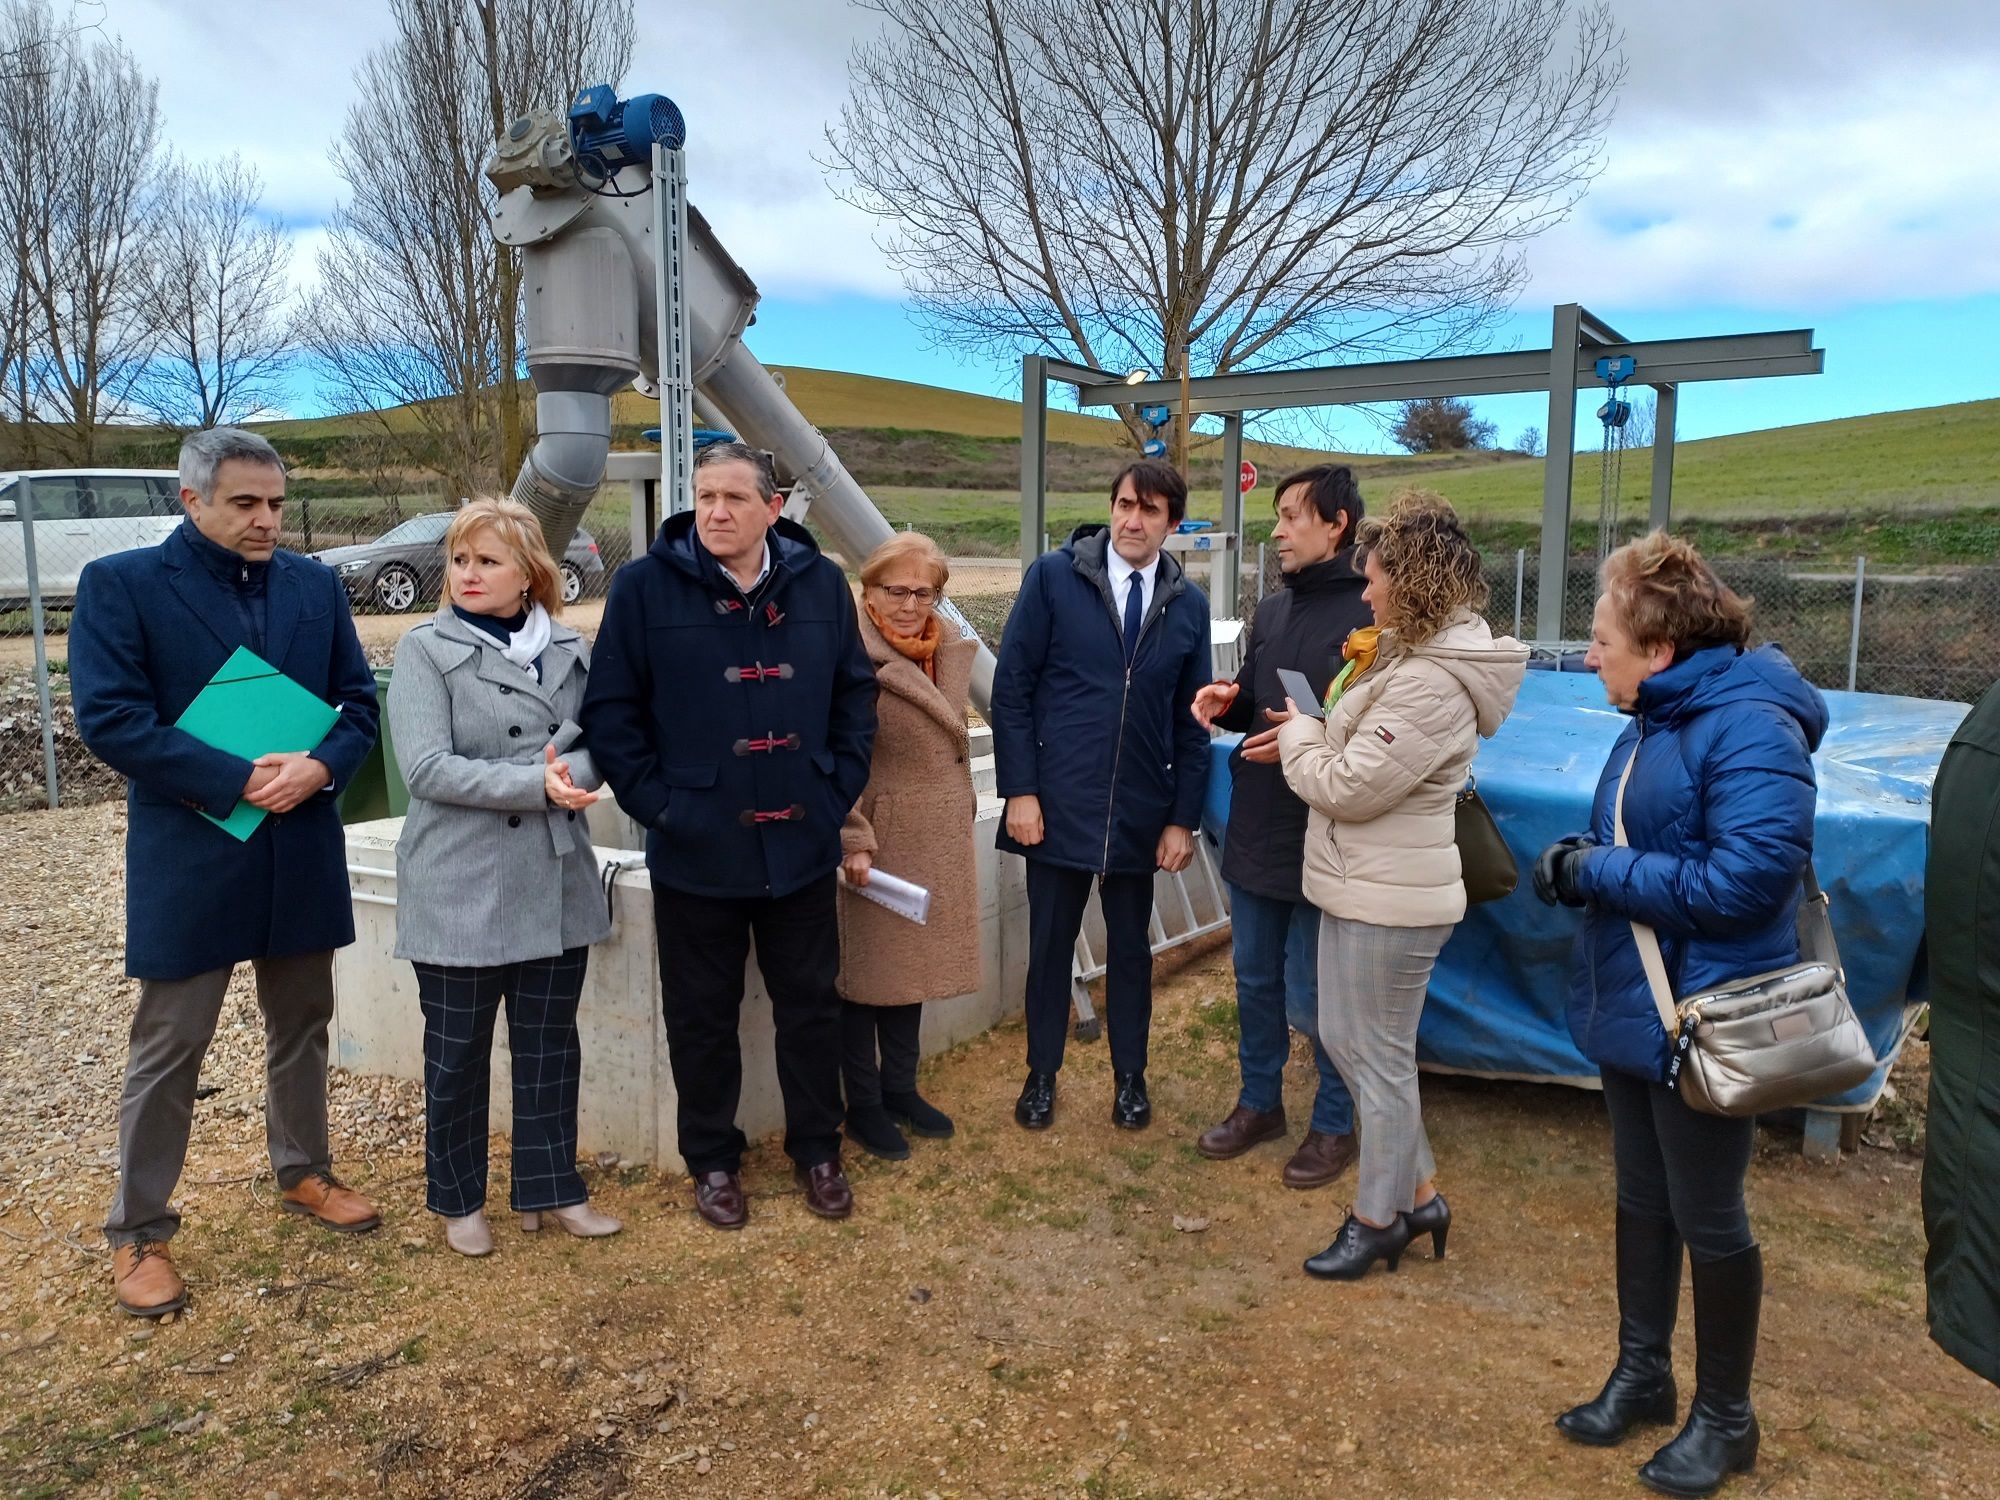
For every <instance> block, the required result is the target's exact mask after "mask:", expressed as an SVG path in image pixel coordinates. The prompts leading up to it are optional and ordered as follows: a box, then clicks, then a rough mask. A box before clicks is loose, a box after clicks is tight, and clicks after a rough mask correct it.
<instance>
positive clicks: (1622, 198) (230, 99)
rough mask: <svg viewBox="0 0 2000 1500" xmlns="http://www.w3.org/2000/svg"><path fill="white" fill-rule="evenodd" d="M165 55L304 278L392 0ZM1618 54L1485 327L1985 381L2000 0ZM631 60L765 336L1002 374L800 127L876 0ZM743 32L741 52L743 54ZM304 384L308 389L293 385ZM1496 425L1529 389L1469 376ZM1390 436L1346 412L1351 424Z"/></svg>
mask: <svg viewBox="0 0 2000 1500" xmlns="http://www.w3.org/2000/svg"><path fill="white" fill-rule="evenodd" d="M93 9H94V10H95V11H97V12H100V13H101V15H102V18H103V19H102V25H103V28H104V29H105V30H106V31H107V32H109V33H113V34H116V35H118V36H120V37H122V38H123V39H124V41H125V42H126V43H127V45H129V46H130V47H131V48H132V49H133V51H134V52H135V53H136V54H137V55H138V57H139V59H140V62H141V64H142V65H143V66H144V67H146V68H147V69H148V70H149V71H150V72H152V73H153V74H154V75H155V76H157V77H158V78H159V79H160V84H161V103H162V108H163V111H164V114H165V117H166V133H167V136H168V139H169V141H170V142H171V143H172V144H173V146H174V147H175V148H176V149H177V150H179V151H180V152H182V153H184V154H186V155H189V156H193V157H204V156H210V155H216V154H220V153H222V152H225V151H228V150H240V151H242V152H243V153H244V155H245V156H246V157H248V158H249V159H250V160H251V161H253V162H255V163H256V165H257V166H258V168H259V169H260V170H261V172H262V173H263V176H264V179H265V182H266V184H267V189H268V191H267V206H268V207H269V208H270V209H271V210H272V211H273V212H274V213H276V214H277V215H279V216H281V217H282V218H283V220H284V221H285V222H286V223H287V224H288V225H289V226H291V227H292V229H293V231H294V233H295V236H296V239H297V243H298V254H297V256H296V258H295V263H294V271H295V274H296V275H297V276H298V277H299V279H300V280H301V281H304V280H307V279H309V278H310V276H311V274H312V266H313V253H314V250H315V247H316V245H317V243H318V242H319V239H320V237H321V231H320V229H319V225H320V224H321V223H322V222H323V220H324V219H325V217H326V215H327V214H328V212H329V211H330V210H331V209H332V207H333V206H334V204H335V203H336V202H337V201H338V199H339V196H340V191H341V184H340V182H339V180H338V178H336V177H335V176H334V174H333V172H332V170H331V169H330V167H329V166H328V164H327V145H328V143H329V142H330V141H331V139H332V138H333V136H334V135H335V133H336V132H337V131H338V130H339V128H340V123H341V118H342V116H343V114H344V112H345V110H346V108H347V106H348V104H349V102H350V100H351V98H352V88H351V83H350V80H351V77H352V73H353V69H354V66H355V64H356V63H357V62H359V61H360V59H361V57H362V56H363V55H364V54H365V53H366V51H367V50H368V49H369V48H370V47H372V46H375V45H377V44H379V43H380V42H381V41H382V40H383V39H384V38H385V37H386V35H387V33H388V30H389V23H388V15H387V5H386V3H385V0H313V3H300V0H101V3H100V4H98V5H97V6H95V7H93ZM1618 9H1619V12H1620V19H1621V22H1622V24H1623V25H1624V26H1625V28H1626V47H1625V52H1626V57H1627V60H1628V63H1629V66H1630V75H1629V79H1628V81H1627V83H1626V86H1625V89H1624V91H1623V93H1622V95H1621V96H1620V102H1619V108H1618V115H1617V119H1616V121H1615V122H1614V124H1613V126H1612V130H1611V133H1610V137H1609V141H1608V143H1607V160H1606V165H1605V170H1604V172H1603V175H1602V176H1601V177H1600V178H1599V179H1598V180H1597V182H1596V184H1595V185H1594V186H1593V188H1592V190H1591V192H1590V194H1589V196H1588V197H1587V198H1586V199H1585V200H1584V202H1583V203H1582V204H1581V205H1580V207H1579V209H1578V210H1577V212H1576V213H1575V214H1574V215H1573V216H1572V218H1571V219H1570V220H1569V222H1567V223H1565V224H1563V225H1562V226H1560V227H1558V228H1557V229H1555V230H1552V231H1551V232H1549V233H1548V234H1546V235H1545V236H1543V237H1542V238H1541V239H1540V240H1539V241H1537V242H1536V244H1535V245H1534V246H1533V247H1532V249H1531V250H1530V252H1529V254H1530V264H1531V267H1532V271H1533V282H1532V284H1531V285H1530V287H1529V288H1528V289H1527V291H1526V292H1525V293H1524V294H1523V296H1522V298H1521V301H1520V304H1519V308H1518V310H1517V312H1516V314H1515V316H1514V317H1513V319H1512V320H1511V321H1510V323H1509V325H1508V326H1507V328H1506V329H1505V330H1504V331H1503V334H1502V336H1501V338H1500V340H1499V346H1500V347H1532V346H1535V345H1538V344H1545V343H1546V342H1547V337H1548V320H1549V313H1548V307H1549V305H1550V304H1552V303H1554V302H1557V301H1572V300H1573V301H1581V302H1583V303H1584V304H1585V305H1586V306H1588V307H1590V308H1591V309H1592V310H1593V311H1594V312H1596V313H1597V314H1598V315H1600V316H1601V317H1603V318H1604V319H1605V320H1606V321H1608V322H1611V323H1613V324H1614V325H1616V326H1617V327H1618V328H1620V329H1621V330H1622V331H1623V332H1625V333H1626V334H1627V335H1628V336H1629V337H1633V338H1663V337H1685V336H1693V335H1699V334H1708V333H1733V332H1742V331H1750V330H1755V329H1764V328H1795V327H1811V328H1813V329H1815V330H1816V332H1817V334H1818V342H1819V343H1820V344H1822V345H1823V346H1824V347H1825V348H1826V351H1827V358H1826V364H1827V373H1826V374H1824V375H1822V376H1819V377H1816V378H1806V379H1789V380H1767V381H1754V382H1740V383H1734V384H1730V385H1710V386H1704V387H1700V388H1697V389H1691V390H1689V391H1687V392H1685V393H1684V394H1683V397H1682V402H1681V420H1682V431H1683V432H1684V433H1685V434H1686V435H1689V436H1702V435H1707V434H1711V433H1716V432H1731V431H1740V430H1744V429H1749V428H1757V427H1764V426H1770V425H1774V424H1778V423H1791V422H1807V421H1816V420H1820V419H1824V418H1828V417H1839V416H1848V415H1854V414H1857V413H1861V412H1869V411H1882V410H1893V409H1896V408H1901V407H1910V406H1923V405H1930V404H1934V403H1938V402H1945V401H1956V400H1968V399H1973V398H1977V397H1988V396H1995V395H2000V192H1996V189H1995V184H1996V182H2000V165H1996V163H2000V4H1996V3H1994V0H1678V3H1677V4H1675V5H1672V6H1661V5H1652V6H1620V7H1619V8H1618ZM638 12H639V41H638V47H637V49H636V52H635V55H634V59H633V65H632V69H631V72H630V74H629V76H628V79H627V86H628V89H630V90H631V91H639V90H642V89H650V90H658V91H660V92H664V93H667V94H669V95H671V96H672V97H673V98H674V99H675V100H676V101H677V102H679V104H680V105H681V106H682V108H683V110H684V112H685V113H686V115H687V117H688V120H689V128H690V135H691V139H690V150H689V175H690V177H691V179H692V185H693V195H694V197H695V200H696V202H698V203H699V204H700V205H701V207H702V209H703V211H704V212H705V213H706V214H707V215H708V217H709V218H710V220H711V221H712V222H713V223H714V224H715V225H716V227H717V229H718V231H719V232H720V233H721V235H722V237H723V240H724V242H725V243H726V244H727V245H728V246H729V247H730V249H731V250H732V252H733V253H734V254H735V256H736V257H737V259H738V260H740V261H741V262H742V263H743V264H744V266H745V268H746V269H748V270H749V271H750V273H751V275H752V276H753V277H755V278H756V280H757V282H758V283H759V285H760V287H761V288H762V289H763V292H764V295H765V302H764V306H763V309H762V311H761V312H760V314H759V318H758V326H757V329H756V331H755V336H754V339H753V342H754V344H755V347H756V349H757V352H758V353H759V355H760V356H761V357H762V358H763V359H764V360H765V362H766V363H770V364H778V365H783V364H807V365H819V366H823V367H827V368H834V369H851V370H861V371H864V372H866V373H870V374H880V375H893V376H898V377H902V378H906V379H917V380H926V381H930V382H933V383H936V384H941V385H951V386H957V387H961V388H964V389H968V390H976V391H983V392H990V393H999V394H1013V393H1014V391H1013V389H1012V388H1013V385H1014V384H1015V380H1014V377H1013V375H1012V373H1011V372H1012V371H1014V370H1017V369H1018V362H1017V361H1016V360H1014V359H1013V358H1012V357H1007V358H1003V359H997V360H995V361H994V362H993V363H992V364H990V365H982V364H966V363H961V362H960V361H959V360H958V359H957V358H956V357H955V356H952V355H949V354H944V353H940V352H937V351H933V350H930V349H928V348H927V347H926V346H925V340H924V338H923V336H922V334H921V333H920V331H919V330H917V329H916V328H915V327H914V326H913V325H912V324H911V323H910V321H909V319H908V318H907V316H906V315H905V313H904V310H903V307H902V304H901V300H900V291H901V288H900V286H899V284H898V282H897V280H896V277H895V275H894V273H893V272H892V271H891V270H890V269H889V268H888V267H887V266H886V265H885V264H884V263H883V260H882V257H881V255H880V254H879V253H878V251H877V250H876V248H875V245H874V239H873V235H874V229H873V225H872V224H871V223H870V222H869V221H868V220H866V219H864V218H862V217H861V216H860V215H858V214H856V213H854V212H852V211H851V210H848V209H846V208H844V207H843V206H842V205H840V204H839V203H837V202H836V201H835V200H834V199H833V197H832V195H831V194H830V193H829V192H828V190H827V188H826V185H825V181H824V179H823V177H822V175H821V173H820V170H819V168H818V167H817V166H816V165H815V164H814V162H813V159H812V158H813V155H814V153H815V152H817V151H819V150H820V146H821V138H822V132H823V129H824V127H825V124H826V122H827V121H828V120H829V119H830V118H832V117H833V116H834V115H835V114H836V113H837V112H838V110H839V107H840V104H841V101H842V99H843V98H844V96H845V91H846V76H845V62H846V57H847V54H848V51H849V48H850V47H851V45H852V43H853V41H854V39H855V38H856V37H857V36H858V35H861V34H862V33H863V31H864V29H865V28H866V27H868V26H869V25H870V24H872V21H873V18H872V17H870V16H869V15H867V14H866V13H865V12H858V11H855V10H852V9H850V8H849V7H848V6H847V5H845V4H843V3H842V0H675V3H672V4H661V3H653V0H645V3H641V4H640V5H639V6H638ZM732 60H733V65H732ZM300 405H301V407H302V408H304V409H309V407H310V397H309V395H308V394H307V393H305V392H301V395H300ZM1483 409H1484V410H1485V414H1486V415H1488V416H1490V417H1492V418H1493V419H1494V420H1495V421H1497V422H1498V423H1499V424H1500V428H1501V433H1502V436H1503V438H1511V437H1512V436H1513V434H1514V433H1516V432H1517V431H1519V429H1520V428H1521V427H1522V426H1525V425H1528V424H1529V423H1535V424H1538V425H1539V424H1540V423H1541V422H1542V421H1543V420H1544V415H1545V413H1544V411H1543V410H1542V409H1541V407H1540V404H1539V403H1538V402H1537V400H1536V398H1531V397H1517V398H1510V399H1507V400H1496V401H1492V402H1489V403H1485V404H1484V408H1483ZM1342 436H1344V437H1351V438H1352V440H1354V441H1355V442H1356V443H1358V444H1361V443H1365V444H1366V445H1368V446H1380V439H1379V436H1377V435H1375V434H1374V433H1373V431H1372V429H1368V428H1366V427H1364V426H1362V425H1360V424H1354V425H1353V426H1351V427H1350V428H1346V429H1342Z"/></svg>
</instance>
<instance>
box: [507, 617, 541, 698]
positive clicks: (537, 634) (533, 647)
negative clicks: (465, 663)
mask: <svg viewBox="0 0 2000 1500" xmlns="http://www.w3.org/2000/svg"><path fill="white" fill-rule="evenodd" d="M548 649H549V612H548V611H547V610H546V609H544V608H542V606H541V605H539V604H531V605H529V606H528V619H527V623H526V624H524V625H522V627H521V628H520V629H519V630H510V631H509V632H508V633H507V644H506V645H504V646H502V647H501V648H500V654H501V655H502V656H504V657H506V658H507V660H509V661H511V662H512V663H513V664H514V665H515V666H517V667H519V668H521V669H522V670H523V671H524V672H532V673H534V675H535V680H536V681H537V682H540V681H541V680H542V674H541V671H540V669H539V668H537V667H536V665H535V658H537V657H538V656H540V655H541V654H542V653H543V652H544V651H546V650H548Z"/></svg>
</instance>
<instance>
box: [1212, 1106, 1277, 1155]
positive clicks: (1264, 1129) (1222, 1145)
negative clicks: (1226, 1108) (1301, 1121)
mask: <svg viewBox="0 0 2000 1500" xmlns="http://www.w3.org/2000/svg"><path fill="white" fill-rule="evenodd" d="M1284 1133H1285V1111H1284V1109H1283V1108H1282V1107H1280V1108H1278V1109H1247V1108H1245V1107H1244V1106H1243V1105H1241V1104H1239V1105H1237V1106H1236V1108H1234V1109H1232V1110H1231V1111H1230V1112H1229V1118H1228V1119H1226V1120H1224V1121H1223V1122H1222V1123H1221V1124H1220V1125H1211V1126H1209V1127H1208V1129H1206V1130H1204V1131H1203V1132H1202V1133H1201V1139H1200V1140H1198V1141H1196V1142H1195V1143H1194V1149H1195V1150H1197V1151H1199V1152H1200V1153H1201V1154H1202V1155H1203V1156H1205V1157H1207V1158H1208V1159H1209V1160H1210V1161H1228V1160H1230V1159H1231V1158H1232V1157H1237V1156H1241V1155H1242V1154H1243V1153H1244V1152H1245V1151H1248V1150H1249V1149H1250V1148H1251V1147H1252V1146H1255V1145H1257V1144H1259V1143H1260V1142H1263V1141H1269V1140H1275V1139H1276V1138H1277V1137H1279V1136H1281V1135H1283V1134H1284Z"/></svg>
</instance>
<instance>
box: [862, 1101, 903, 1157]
mask: <svg viewBox="0 0 2000 1500" xmlns="http://www.w3.org/2000/svg"><path fill="white" fill-rule="evenodd" d="M847 1138H848V1139H849V1140H850V1141H852V1142H854V1144H855V1145H857V1146H859V1147H860V1148H861V1149H862V1150H863V1151H866V1152H867V1153H868V1154H869V1155H870V1156H879V1157H881V1158H882V1160H884V1161H908V1160H909V1159H910V1143H909V1142H908V1141H906V1140H904V1139H903V1132H902V1131H900V1130H898V1129H897V1128H896V1122H895V1121H894V1120H892V1119H890V1118H889V1111H888V1110H886V1109H884V1108H883V1107H882V1106H881V1105H879V1104H860V1105H854V1104H850V1105H849V1106H848V1107H847Z"/></svg>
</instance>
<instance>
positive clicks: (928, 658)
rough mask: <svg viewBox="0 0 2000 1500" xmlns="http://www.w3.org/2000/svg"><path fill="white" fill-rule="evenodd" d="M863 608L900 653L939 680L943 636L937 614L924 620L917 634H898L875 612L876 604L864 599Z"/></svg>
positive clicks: (933, 680)
mask: <svg viewBox="0 0 2000 1500" xmlns="http://www.w3.org/2000/svg"><path fill="white" fill-rule="evenodd" d="M862 608H863V609H865V610H867V611H868V618H869V619H871V620H873V621H874V622H875V628H876V629H877V630H879V631H881V632H882V639H883V640H885V641H887V642H888V643H889V644H890V646H891V647H893V648H894V649H895V650H896V652H897V653H898V654H899V655H902V656H906V657H908V658H909V659H910V660H911V661H913V662H915V663H916V664H917V665H918V666H920V667H922V668H923V669H924V676H926V677H928V678H930V680H931V681H932V682H936V681H937V648H938V641H939V640H940V639H941V637H940V636H939V634H938V622H937V616H936V615H931V616H930V617H928V618H927V619H926V620H925V621H924V628H923V629H922V630H920V631H918V632H917V633H916V634H915V635H901V634H898V633H897V631H896V629H895V627H893V626H892V625H890V623H889V622H888V621H887V620H885V619H883V618H882V617H881V615H879V614H877V613H876V612H875V606H874V605H872V604H870V603H868V602H867V601H866V600H865V599H864V600H863V601H862Z"/></svg>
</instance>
